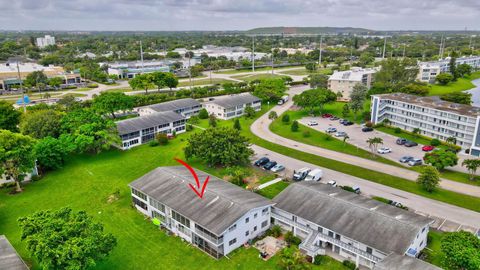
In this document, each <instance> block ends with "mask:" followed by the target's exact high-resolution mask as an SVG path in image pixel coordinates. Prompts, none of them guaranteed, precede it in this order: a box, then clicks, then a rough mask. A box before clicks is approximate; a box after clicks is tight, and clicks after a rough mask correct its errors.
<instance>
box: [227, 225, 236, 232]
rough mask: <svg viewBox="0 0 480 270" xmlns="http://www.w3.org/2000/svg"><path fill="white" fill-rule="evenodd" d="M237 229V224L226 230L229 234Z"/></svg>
mask: <svg viewBox="0 0 480 270" xmlns="http://www.w3.org/2000/svg"><path fill="white" fill-rule="evenodd" d="M236 228H237V224H233V226H232V227H230V228H228V231H229V232H231V231H233V230H235V229H236Z"/></svg>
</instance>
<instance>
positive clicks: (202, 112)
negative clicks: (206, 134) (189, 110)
mask: <svg viewBox="0 0 480 270" xmlns="http://www.w3.org/2000/svg"><path fill="white" fill-rule="evenodd" d="M198 118H200V119H207V118H208V111H207V109H205V108H203V109H201V110H200V112H199V113H198Z"/></svg>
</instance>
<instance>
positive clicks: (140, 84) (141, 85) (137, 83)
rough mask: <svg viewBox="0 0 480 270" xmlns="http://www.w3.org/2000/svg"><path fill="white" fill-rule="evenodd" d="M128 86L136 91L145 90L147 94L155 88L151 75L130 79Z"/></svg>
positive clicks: (140, 75) (141, 75)
mask: <svg viewBox="0 0 480 270" xmlns="http://www.w3.org/2000/svg"><path fill="white" fill-rule="evenodd" d="M128 84H129V85H130V87H132V89H134V90H145V94H147V93H148V89H150V88H153V87H154V86H155V84H154V83H153V77H152V76H151V74H139V75H137V76H135V78H133V79H130V80H129V81H128Z"/></svg>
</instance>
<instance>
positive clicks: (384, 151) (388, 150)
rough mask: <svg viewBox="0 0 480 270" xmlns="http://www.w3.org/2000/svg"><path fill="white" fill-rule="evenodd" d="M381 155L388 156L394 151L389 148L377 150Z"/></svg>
mask: <svg viewBox="0 0 480 270" xmlns="http://www.w3.org/2000/svg"><path fill="white" fill-rule="evenodd" d="M377 152H378V153H379V154H388V153H391V152H392V149H390V148H388V147H381V148H380V149H378V150H377Z"/></svg>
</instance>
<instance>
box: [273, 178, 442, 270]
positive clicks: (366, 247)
mask: <svg viewBox="0 0 480 270" xmlns="http://www.w3.org/2000/svg"><path fill="white" fill-rule="evenodd" d="M273 202H274V203H275V205H274V208H273V209H272V220H273V223H274V224H278V225H280V226H281V227H282V228H284V229H286V230H288V231H292V232H293V233H294V234H295V235H296V236H298V237H300V238H301V239H302V243H301V244H300V246H299V248H300V250H301V251H303V252H304V253H306V254H307V255H308V256H311V257H312V258H314V257H315V255H318V254H321V255H324V254H326V253H327V251H328V252H333V253H336V254H338V255H339V256H341V257H343V258H345V259H348V260H352V261H353V262H355V263H356V265H357V267H358V266H359V265H363V266H366V267H368V268H373V267H374V266H375V265H376V264H377V263H379V262H381V261H382V260H384V259H385V258H387V257H388V256H389V254H392V253H396V254H399V255H401V256H403V255H406V256H410V257H416V256H418V254H419V253H420V251H422V249H424V248H425V247H426V246H427V234H428V231H429V225H430V224H431V223H433V220H432V219H430V218H426V217H423V216H421V215H418V214H415V213H412V212H409V211H406V210H403V209H399V208H396V207H392V206H390V205H388V204H385V203H382V202H378V201H375V200H371V199H369V198H367V197H365V196H361V195H357V194H355V193H352V192H348V191H345V190H342V189H340V188H338V187H332V186H329V185H325V184H319V183H314V182H299V183H295V184H291V185H289V186H288V187H287V188H286V189H285V190H283V191H282V192H281V193H280V194H278V195H277V196H276V197H275V198H274V199H273ZM406 269H407V268H406Z"/></svg>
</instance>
